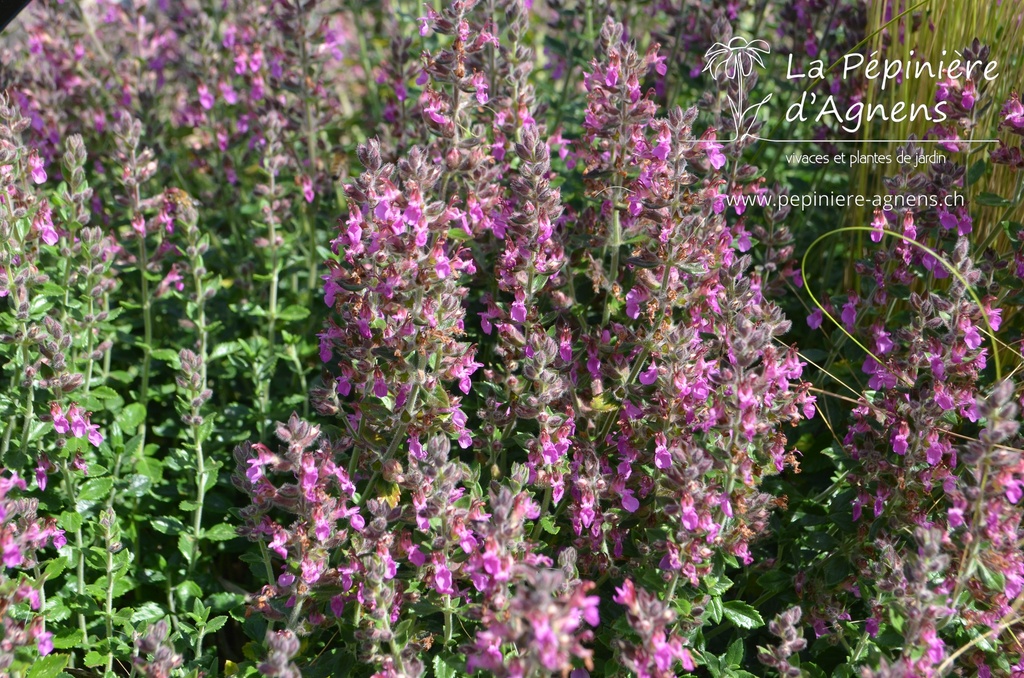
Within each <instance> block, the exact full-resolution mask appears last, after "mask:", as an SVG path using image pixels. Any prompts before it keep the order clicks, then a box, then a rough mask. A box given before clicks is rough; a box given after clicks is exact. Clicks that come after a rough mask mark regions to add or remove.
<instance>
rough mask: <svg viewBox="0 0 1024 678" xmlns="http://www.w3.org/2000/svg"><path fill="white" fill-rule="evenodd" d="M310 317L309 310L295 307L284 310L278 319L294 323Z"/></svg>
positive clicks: (279, 313)
mask: <svg viewBox="0 0 1024 678" xmlns="http://www.w3.org/2000/svg"><path fill="white" fill-rule="evenodd" d="M308 317H309V309H308V308H306V307H305V306H298V305H293V306H289V307H287V308H283V309H281V310H280V311H278V312H277V319H278V320H283V321H285V322H292V321H295V320H303V319H304V318H308Z"/></svg>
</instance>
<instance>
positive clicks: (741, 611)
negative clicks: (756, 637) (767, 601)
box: [722, 600, 764, 629]
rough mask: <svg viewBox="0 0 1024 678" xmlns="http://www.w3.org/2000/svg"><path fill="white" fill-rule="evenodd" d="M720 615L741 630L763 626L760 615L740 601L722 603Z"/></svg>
mask: <svg viewBox="0 0 1024 678" xmlns="http://www.w3.org/2000/svg"><path fill="white" fill-rule="evenodd" d="M722 614H723V615H724V616H725V618H726V619H728V620H729V621H731V622H732V623H733V624H735V625H736V626H738V627H740V628H741V629H756V628H758V627H759V626H764V619H762V618H761V614H760V613H759V612H758V611H757V610H755V609H754V608H753V607H751V606H750V605H748V604H746V603H744V602H743V601H741V600H728V601H726V602H724V603H722Z"/></svg>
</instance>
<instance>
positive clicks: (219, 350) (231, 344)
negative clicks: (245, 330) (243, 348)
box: [210, 341, 240, 361]
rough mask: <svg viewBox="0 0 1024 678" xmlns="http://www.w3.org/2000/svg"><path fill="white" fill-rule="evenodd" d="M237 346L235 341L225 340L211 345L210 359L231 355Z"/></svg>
mask: <svg viewBox="0 0 1024 678" xmlns="http://www.w3.org/2000/svg"><path fill="white" fill-rule="evenodd" d="M239 348H240V347H239V345H238V342H237V341H225V342H224V343H222V344H217V345H216V346H214V347H213V351H211V352H210V360H211V361H212V360H217V359H218V358H223V357H224V356H228V355H231V354H232V353H234V352H236V351H238V350H239Z"/></svg>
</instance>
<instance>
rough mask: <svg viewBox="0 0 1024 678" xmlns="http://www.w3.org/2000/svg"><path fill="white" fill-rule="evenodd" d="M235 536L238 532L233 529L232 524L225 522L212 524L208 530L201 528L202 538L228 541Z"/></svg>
mask: <svg viewBox="0 0 1024 678" xmlns="http://www.w3.org/2000/svg"><path fill="white" fill-rule="evenodd" d="M237 536H238V532H237V531H235V527H234V526H233V525H228V524H227V523H221V524H219V525H214V526H213V527H211V528H210V529H208V530H203V539H208V540H210V541H228V540H230V539H234V538H235V537H237Z"/></svg>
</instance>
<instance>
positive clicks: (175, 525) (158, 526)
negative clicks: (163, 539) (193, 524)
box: [150, 516, 185, 534]
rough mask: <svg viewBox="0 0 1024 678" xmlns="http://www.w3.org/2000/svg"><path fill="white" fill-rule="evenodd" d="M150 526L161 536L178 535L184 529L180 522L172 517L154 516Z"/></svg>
mask: <svg viewBox="0 0 1024 678" xmlns="http://www.w3.org/2000/svg"><path fill="white" fill-rule="evenodd" d="M150 524H151V525H152V526H153V529H154V530H156V531H157V532H159V533H161V534H178V533H179V532H181V531H183V530H184V529H185V526H184V525H183V524H182V523H181V521H180V520H178V519H177V518H174V517H172V516H154V517H153V519H152V520H151V521H150Z"/></svg>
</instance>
